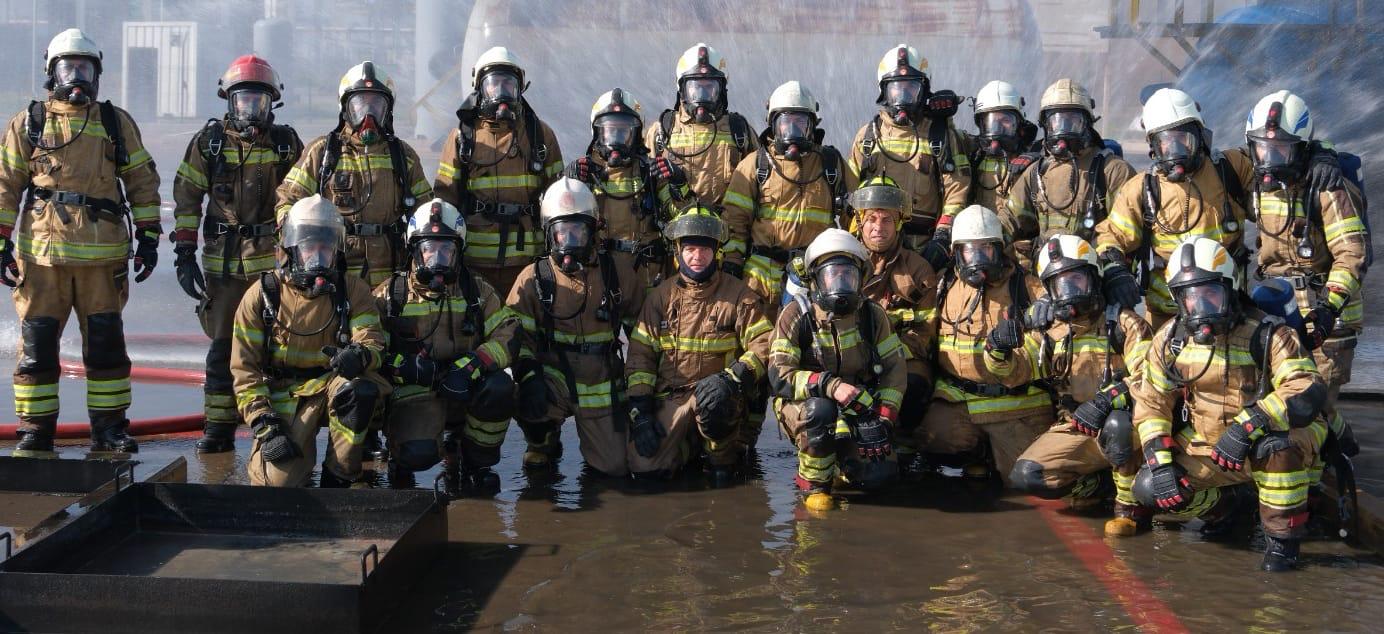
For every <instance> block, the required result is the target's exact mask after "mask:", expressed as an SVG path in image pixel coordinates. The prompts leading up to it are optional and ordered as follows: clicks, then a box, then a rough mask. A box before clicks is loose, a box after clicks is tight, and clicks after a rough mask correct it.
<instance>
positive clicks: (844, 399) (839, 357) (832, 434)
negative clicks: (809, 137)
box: [769, 229, 908, 511]
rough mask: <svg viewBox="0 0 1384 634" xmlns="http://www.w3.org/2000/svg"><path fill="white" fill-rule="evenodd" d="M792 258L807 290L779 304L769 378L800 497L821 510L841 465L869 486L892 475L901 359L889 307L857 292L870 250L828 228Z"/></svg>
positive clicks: (829, 502) (903, 377)
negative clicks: (794, 454) (793, 451)
mask: <svg viewBox="0 0 1384 634" xmlns="http://www.w3.org/2000/svg"><path fill="white" fill-rule="evenodd" d="M795 266H796V267H797V268H798V269H799V270H800V275H801V277H802V279H804V280H805V281H806V282H807V292H806V293H804V294H796V295H794V296H793V301H791V302H790V303H789V304H788V305H786V306H785V307H784V308H783V311H782V312H781V313H780V314H779V317H778V323H777V325H776V326H775V328H774V338H773V343H772V346H771V354H770V358H769V385H770V387H771V389H772V390H773V394H774V413H775V414H776V415H777V418H778V421H779V425H780V427H782V429H783V431H784V433H785V434H787V435H788V437H789V438H790V439H792V441H793V444H794V445H795V446H796V447H797V450H798V475H797V477H796V479H795V482H796V483H797V487H798V490H799V492H800V493H801V494H802V495H803V496H804V499H803V505H804V506H805V507H806V508H807V509H808V510H809V511H827V510H830V509H831V508H833V507H834V506H835V500H834V499H833V498H832V496H831V491H832V487H833V482H834V480H835V479H836V478H837V476H838V475H840V476H841V478H842V479H843V480H845V481H846V482H849V483H850V484H852V485H855V486H859V487H860V488H862V489H865V490H867V491H870V490H877V489H880V488H882V487H884V486H887V485H888V484H889V483H891V482H892V481H894V480H895V479H897V478H898V475H899V472H898V466H897V462H896V458H895V456H894V455H893V449H892V444H893V436H894V426H895V425H896V424H897V423H898V412H899V404H900V403H901V402H902V400H903V393H904V389H905V388H906V387H907V384H908V379H907V368H906V367H905V363H904V353H903V344H901V343H899V337H898V335H896V334H894V332H893V330H892V329H891V328H890V327H889V316H888V315H887V314H885V312H884V309H882V308H880V307H879V306H878V305H877V304H875V303H874V302H871V301H867V300H866V299H865V296H864V295H863V294H862V293H861V288H862V285H863V284H864V282H865V271H866V270H867V267H869V266H870V254H869V252H867V251H866V250H865V247H863V246H861V244H860V241H859V240H856V239H855V237H854V236H852V235H851V234H849V233H847V232H845V231H843V230H841V229H827V230H825V231H823V232H822V233H821V234H820V235H818V236H817V237H816V238H815V239H814V240H813V241H812V244H810V245H809V246H808V248H807V251H806V253H805V254H804V255H803V256H802V258H801V259H800V260H798V262H797V263H796V264H795ZM809 296H810V299H809Z"/></svg>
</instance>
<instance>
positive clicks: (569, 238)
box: [548, 220, 591, 251]
mask: <svg viewBox="0 0 1384 634" xmlns="http://www.w3.org/2000/svg"><path fill="white" fill-rule="evenodd" d="M548 235H549V237H551V238H552V240H553V248H555V249H557V250H560V251H570V250H573V249H584V248H587V247H589V246H591V225H590V224H589V223H586V222H582V221H577V220H564V221H559V222H555V223H553V224H552V226H551V227H550V228H549V229H548Z"/></svg>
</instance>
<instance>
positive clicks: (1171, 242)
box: [1153, 225, 1236, 256]
mask: <svg viewBox="0 0 1384 634" xmlns="http://www.w3.org/2000/svg"><path fill="white" fill-rule="evenodd" d="M1230 235H1236V234H1235V233H1223V232H1221V226H1220V225H1216V226H1214V227H1209V228H1206V229H1192V230H1190V231H1188V232H1186V233H1181V234H1165V233H1154V234H1153V250H1154V251H1156V252H1157V253H1159V254H1160V255H1163V256H1167V255H1168V254H1170V253H1172V252H1173V249H1175V248H1177V245H1179V244H1182V243H1183V242H1186V241H1187V240H1192V239H1195V238H1208V239H1211V240H1215V241H1216V242H1220V243H1222V244H1224V243H1225V237H1226V236H1230Z"/></svg>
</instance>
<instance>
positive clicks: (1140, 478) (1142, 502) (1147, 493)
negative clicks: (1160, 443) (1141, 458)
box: [1129, 467, 1158, 509]
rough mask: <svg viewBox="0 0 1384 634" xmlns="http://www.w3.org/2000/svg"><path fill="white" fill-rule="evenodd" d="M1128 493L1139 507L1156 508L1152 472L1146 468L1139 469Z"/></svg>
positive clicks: (1156, 501)
mask: <svg viewBox="0 0 1384 634" xmlns="http://www.w3.org/2000/svg"><path fill="white" fill-rule="evenodd" d="M1129 492H1130V493H1133V494H1134V499H1135V500H1137V501H1138V502H1139V506H1143V507H1145V508H1151V509H1156V508H1158V498H1157V497H1155V496H1154V495H1153V471H1151V470H1149V468H1148V467H1139V474H1138V475H1136V476H1134V485H1133V486H1131V487H1130V488H1129Z"/></svg>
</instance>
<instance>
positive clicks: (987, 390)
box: [980, 383, 1009, 398]
mask: <svg viewBox="0 0 1384 634" xmlns="http://www.w3.org/2000/svg"><path fill="white" fill-rule="evenodd" d="M1008 394H1009V388H1007V387H1005V386H1003V385H999V384H996V383H986V384H983V385H981V386H980V395H981V396H985V397H988V398H996V397H1000V396H1007V395H1008Z"/></svg>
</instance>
